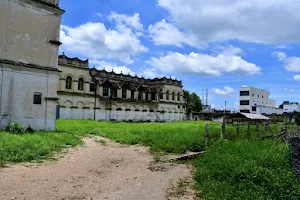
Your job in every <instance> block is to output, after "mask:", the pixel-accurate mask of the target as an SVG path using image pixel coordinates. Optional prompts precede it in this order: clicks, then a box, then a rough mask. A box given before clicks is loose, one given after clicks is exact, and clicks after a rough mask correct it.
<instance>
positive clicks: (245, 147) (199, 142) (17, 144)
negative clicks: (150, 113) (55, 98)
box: [0, 120, 300, 200]
mask: <svg viewBox="0 0 300 200" xmlns="http://www.w3.org/2000/svg"><path fill="white" fill-rule="evenodd" d="M255 129H256V128H255V126H251V133H250V135H248V133H247V125H241V127H240V135H237V134H236V127H235V126H232V125H227V127H226V140H220V133H221V125H220V124H219V123H214V122H209V138H210V147H209V148H208V149H206V150H207V151H206V152H205V153H204V154H202V155H201V157H200V158H198V159H197V160H195V161H194V165H195V169H196V171H195V180H196V182H197V184H196V187H197V190H198V191H199V192H200V194H201V195H202V197H203V199H243V200H248V199H251V200H252V199H300V185H299V184H298V183H297V182H296V181H295V176H294V173H293V171H292V170H291V166H290V162H289V157H288V156H289V154H288V146H287V145H286V144H285V143H283V142H282V141H279V140H260V136H262V135H266V133H264V127H262V126H260V134H259V135H257V134H256V131H255ZM279 129H280V127H279V126H278V130H279ZM204 131H205V122H203V121H197V122H191V121H188V122H172V123H112V122H96V121H91V120H58V121H57V132H36V133H33V134H24V135H14V134H9V133H5V132H0V167H3V166H4V165H5V163H6V162H23V161H31V160H39V159H43V158H44V157H46V158H47V156H48V155H49V154H51V153H53V152H54V151H59V150H60V149H62V148H65V147H68V146H75V145H77V144H80V143H81V142H82V141H81V138H82V137H84V136H88V135H98V136H104V137H107V138H110V139H113V140H115V141H117V142H119V143H122V144H129V145H131V144H142V145H145V146H149V147H150V149H151V151H152V152H153V153H154V155H159V154H160V153H162V152H168V153H183V152H185V151H201V150H204ZM226 141H227V142H226ZM97 142H99V143H101V144H105V142H104V140H99V141H97ZM179 186H180V185H179Z"/></svg>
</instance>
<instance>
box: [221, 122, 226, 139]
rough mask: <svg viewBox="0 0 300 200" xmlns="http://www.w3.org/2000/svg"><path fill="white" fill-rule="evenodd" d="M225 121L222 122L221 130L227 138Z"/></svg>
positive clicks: (223, 136) (222, 134) (222, 136)
mask: <svg viewBox="0 0 300 200" xmlns="http://www.w3.org/2000/svg"><path fill="white" fill-rule="evenodd" d="M225 129H226V127H225V122H223V123H222V132H221V138H225V136H226V132H225Z"/></svg>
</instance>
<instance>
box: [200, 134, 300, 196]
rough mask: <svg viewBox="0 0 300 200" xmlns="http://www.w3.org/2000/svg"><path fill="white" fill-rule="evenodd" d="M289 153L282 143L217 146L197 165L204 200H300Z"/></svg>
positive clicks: (248, 142) (264, 141) (299, 192)
mask: <svg viewBox="0 0 300 200" xmlns="http://www.w3.org/2000/svg"><path fill="white" fill-rule="evenodd" d="M288 152H289V149H288V145H287V144H285V143H283V142H282V141H279V140H253V141H248V140H241V141H235V142H220V143H216V144H215V145H213V146H212V147H210V148H209V150H208V151H207V152H206V153H204V154H203V155H202V156H201V157H200V158H198V159H197V160H196V161H195V166H196V175H195V180H196V182H197V189H198V190H199V191H200V193H201V195H202V197H203V199H215V200H218V199H220V200H223V199H243V200H248V199H249V200H250V199H251V200H252V199H262V200H265V199H300V185H299V184H298V183H297V182H296V178H295V175H294V172H293V171H292V169H291V166H290V162H289V153H288Z"/></svg>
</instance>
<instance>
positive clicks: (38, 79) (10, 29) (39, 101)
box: [0, 0, 64, 130]
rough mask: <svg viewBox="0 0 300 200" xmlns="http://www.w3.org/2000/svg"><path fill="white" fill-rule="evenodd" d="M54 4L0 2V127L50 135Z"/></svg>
mask: <svg viewBox="0 0 300 200" xmlns="http://www.w3.org/2000/svg"><path fill="white" fill-rule="evenodd" d="M63 13H64V10H62V9H60V8H59V0H1V1H0V88H1V90H0V128H2V129H3V128H5V127H7V125H8V124H9V122H14V121H18V122H20V123H22V124H23V125H24V126H25V128H27V127H28V126H29V125H30V126H31V127H32V128H33V129H35V130H40V129H43V130H55V115H56V105H57V100H58V97H57V84H58V77H59V73H60V71H59V70H58V69H57V63H58V58H57V55H58V48H59V45H60V44H61V43H60V42H59V41H58V40H59V33H60V21H61V15H62V14H63Z"/></svg>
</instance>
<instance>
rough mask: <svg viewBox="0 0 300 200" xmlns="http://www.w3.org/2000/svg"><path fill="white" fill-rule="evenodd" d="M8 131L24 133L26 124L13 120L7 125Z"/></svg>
mask: <svg viewBox="0 0 300 200" xmlns="http://www.w3.org/2000/svg"><path fill="white" fill-rule="evenodd" d="M7 131H8V132H9V133H14V134H22V133H23V132H24V126H23V125H22V124H21V123H19V122H11V123H10V124H9V125H8V127H7Z"/></svg>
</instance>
